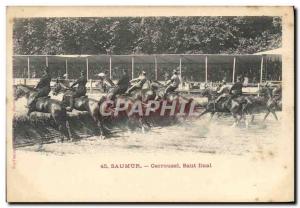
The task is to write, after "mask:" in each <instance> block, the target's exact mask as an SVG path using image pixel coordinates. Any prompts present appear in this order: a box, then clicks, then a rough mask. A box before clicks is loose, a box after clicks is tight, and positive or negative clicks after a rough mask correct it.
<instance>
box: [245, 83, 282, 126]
mask: <svg viewBox="0 0 300 208" xmlns="http://www.w3.org/2000/svg"><path fill="white" fill-rule="evenodd" d="M272 91H273V89H272V88H271V87H270V86H268V85H265V86H262V87H261V88H260V89H259V93H258V96H249V97H248V100H247V102H246V104H245V105H244V112H245V113H246V114H247V115H250V116H251V122H253V120H254V114H255V113H261V112H265V113H266V114H265V116H264V118H263V121H265V120H266V119H267V117H268V115H269V114H270V113H271V114H272V115H273V116H274V118H275V119H276V120H278V117H277V114H276V111H278V110H281V108H282V102H281V96H279V98H278V97H277V96H276V95H273V93H272Z"/></svg>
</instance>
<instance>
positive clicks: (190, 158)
mask: <svg viewBox="0 0 300 208" xmlns="http://www.w3.org/2000/svg"><path fill="white" fill-rule="evenodd" d="M294 86H295V83H294V9H293V7H8V8H7V109H8V111H7V138H6V139H7V140H6V142H7V157H6V158H7V201H8V202H293V201H294V130H295V129H294V99H295V98H294Z"/></svg>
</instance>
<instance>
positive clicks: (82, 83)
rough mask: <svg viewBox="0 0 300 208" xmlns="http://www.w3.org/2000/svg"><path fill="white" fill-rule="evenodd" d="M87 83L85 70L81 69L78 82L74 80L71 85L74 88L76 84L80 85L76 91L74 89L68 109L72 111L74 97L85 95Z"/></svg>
mask: <svg viewBox="0 0 300 208" xmlns="http://www.w3.org/2000/svg"><path fill="white" fill-rule="evenodd" d="M86 83H87V78H86V76H85V73H84V71H81V72H80V77H79V79H78V80H76V82H74V83H73V84H72V85H71V88H73V87H74V86H76V85H78V86H77V89H76V90H74V91H72V93H71V97H70V107H69V108H67V110H68V111H72V110H73V107H74V99H75V98H78V97H81V96H85V94H86V87H85V85H86Z"/></svg>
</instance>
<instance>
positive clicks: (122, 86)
mask: <svg viewBox="0 0 300 208" xmlns="http://www.w3.org/2000/svg"><path fill="white" fill-rule="evenodd" d="M128 85H129V75H128V72H127V70H125V69H124V70H123V74H122V77H121V79H119V80H118V82H117V84H116V87H115V88H114V89H113V90H112V92H111V94H110V99H112V100H114V99H115V97H116V95H120V94H124V93H125V92H126V90H127V88H128Z"/></svg>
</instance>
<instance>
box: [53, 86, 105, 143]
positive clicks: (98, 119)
mask: <svg viewBox="0 0 300 208" xmlns="http://www.w3.org/2000/svg"><path fill="white" fill-rule="evenodd" d="M72 90H73V89H70V88H68V87H65V86H64V85H63V84H62V83H60V82H56V84H55V85H54V87H53V90H52V91H53V95H58V94H59V93H63V94H64V96H63V99H62V103H63V105H64V106H65V107H67V106H69V105H70V99H69V96H70V94H71V93H72ZM74 109H76V110H78V111H87V112H88V113H89V115H90V116H91V117H92V119H93V120H94V122H95V123H96V125H97V126H98V128H99V131H100V132H99V133H100V134H99V136H100V137H101V138H103V139H104V138H105V136H106V134H107V133H108V130H107V129H106V128H104V125H103V116H102V115H101V114H100V107H99V101H98V100H95V99H91V98H88V97H87V96H82V97H79V98H75V99H74Z"/></svg>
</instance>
